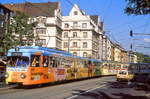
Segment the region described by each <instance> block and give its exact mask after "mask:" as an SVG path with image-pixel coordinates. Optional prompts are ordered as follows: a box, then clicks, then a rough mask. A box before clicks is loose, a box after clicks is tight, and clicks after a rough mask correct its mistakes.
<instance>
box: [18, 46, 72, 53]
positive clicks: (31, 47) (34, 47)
mask: <svg viewBox="0 0 150 99" xmlns="http://www.w3.org/2000/svg"><path fill="white" fill-rule="evenodd" d="M18 48H20V49H39V50H44V51H49V52H54V53H59V54H67V55H72V54H71V53H68V52H66V51H61V50H56V49H52V48H46V47H41V46H19V47H18Z"/></svg>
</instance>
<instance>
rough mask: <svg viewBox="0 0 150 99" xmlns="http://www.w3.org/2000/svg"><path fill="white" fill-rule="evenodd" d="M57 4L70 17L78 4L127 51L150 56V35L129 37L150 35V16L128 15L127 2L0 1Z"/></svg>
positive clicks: (74, 0) (105, 0) (118, 0)
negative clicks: (96, 19)
mask: <svg viewBox="0 0 150 99" xmlns="http://www.w3.org/2000/svg"><path fill="white" fill-rule="evenodd" d="M25 1H28V2H48V1H51V2H57V1H60V3H61V10H62V14H63V15H64V16H67V15H69V11H70V10H71V8H72V6H73V5H72V4H77V5H78V6H79V7H80V9H81V10H83V11H84V12H85V13H86V14H87V15H99V16H100V21H103V22H104V29H105V30H104V31H106V35H108V37H109V38H110V39H111V40H113V41H115V42H118V43H119V44H121V45H122V46H123V47H124V48H125V49H126V50H130V45H131V44H132V45H133V49H132V50H133V51H138V52H142V53H145V54H149V55H150V48H144V47H150V35H133V37H130V36H129V32H130V30H133V33H145V34H150V15H140V16H136V15H127V14H125V13H124V8H125V7H126V5H127V2H126V1H125V0H0V3H20V2H25Z"/></svg>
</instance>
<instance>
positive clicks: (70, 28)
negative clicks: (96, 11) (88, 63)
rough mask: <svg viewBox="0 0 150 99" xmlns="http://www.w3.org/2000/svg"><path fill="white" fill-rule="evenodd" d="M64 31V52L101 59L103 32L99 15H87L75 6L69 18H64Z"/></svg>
mask: <svg viewBox="0 0 150 99" xmlns="http://www.w3.org/2000/svg"><path fill="white" fill-rule="evenodd" d="M62 29H63V32H62V49H63V50H65V51H68V52H71V53H73V54H74V55H76V56H82V57H89V58H95V59H99V58H100V56H99V55H100V54H99V53H100V51H99V50H101V49H100V48H101V47H100V44H101V43H100V42H101V40H100V36H101V35H102V30H101V24H100V23H99V17H98V16H97V15H96V16H90V15H86V14H85V13H84V12H83V11H81V10H80V8H79V7H78V6H77V5H74V6H73V8H72V9H71V11H70V13H69V16H63V17H62Z"/></svg>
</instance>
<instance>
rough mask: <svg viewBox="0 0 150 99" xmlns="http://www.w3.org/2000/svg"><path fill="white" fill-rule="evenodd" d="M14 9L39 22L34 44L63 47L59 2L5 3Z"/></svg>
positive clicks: (35, 31) (56, 47) (35, 30)
mask: <svg viewBox="0 0 150 99" xmlns="http://www.w3.org/2000/svg"><path fill="white" fill-rule="evenodd" d="M4 6H5V7H7V8H9V9H11V10H12V11H14V12H16V11H21V12H24V13H25V14H27V15H28V16H29V17H30V22H37V26H36V28H35V29H34V33H35V40H33V41H34V42H33V43H34V45H42V46H44V47H48V48H55V49H61V35H62V29H61V23H62V21H61V17H62V16H61V9H60V3H59V2H48V3H30V2H25V3H20V4H5V5H4Z"/></svg>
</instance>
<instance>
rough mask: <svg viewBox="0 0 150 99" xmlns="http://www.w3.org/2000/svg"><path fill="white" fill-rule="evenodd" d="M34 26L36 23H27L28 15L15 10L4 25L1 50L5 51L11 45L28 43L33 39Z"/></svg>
mask: <svg viewBox="0 0 150 99" xmlns="http://www.w3.org/2000/svg"><path fill="white" fill-rule="evenodd" d="M35 26H36V23H29V17H28V16H27V15H26V14H25V13H22V12H16V13H15V15H14V16H13V17H12V20H11V22H10V24H8V25H7V27H6V30H7V31H6V33H5V34H4V37H5V38H4V40H3V43H4V44H3V49H2V51H3V52H6V51H7V50H8V49H10V48H12V47H13V46H18V45H21V46H24V45H30V42H33V39H34V34H33V28H34V27H35Z"/></svg>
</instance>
